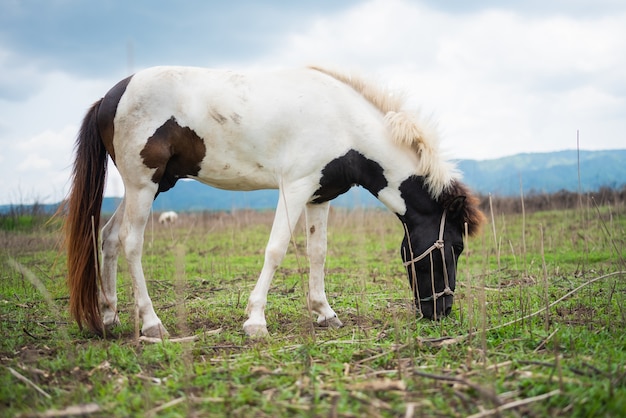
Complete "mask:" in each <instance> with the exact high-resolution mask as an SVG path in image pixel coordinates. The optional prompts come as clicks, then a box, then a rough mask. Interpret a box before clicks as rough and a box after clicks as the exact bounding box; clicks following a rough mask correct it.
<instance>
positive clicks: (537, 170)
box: [0, 149, 626, 213]
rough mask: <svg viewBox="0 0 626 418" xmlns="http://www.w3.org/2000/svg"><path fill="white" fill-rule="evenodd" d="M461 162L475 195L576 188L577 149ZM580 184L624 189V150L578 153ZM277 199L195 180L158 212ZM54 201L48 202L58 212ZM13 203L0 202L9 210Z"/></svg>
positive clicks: (340, 201) (360, 200) (352, 195)
mask: <svg viewBox="0 0 626 418" xmlns="http://www.w3.org/2000/svg"><path fill="white" fill-rule="evenodd" d="M458 166H459V168H460V169H461V171H462V172H463V175H464V176H463V178H464V181H465V182H466V183H467V184H468V185H469V186H470V187H471V188H472V189H473V190H474V191H475V192H477V193H480V194H483V195H486V194H489V193H491V194H492V195H494V196H504V197H506V196H519V195H520V183H521V184H522V185H523V188H524V194H525V195H529V194H533V193H534V194H544V193H545V194H547V193H554V192H557V191H560V190H567V191H572V192H576V191H578V173H579V170H578V152H577V151H576V150H568V151H559V152H549V153H532V154H518V155H513V156H509V157H504V158H498V159H493V160H462V161H459V162H458ZM580 185H581V190H582V191H583V192H590V191H595V190H598V189H599V188H601V187H610V188H620V187H622V186H624V185H626V149H623V150H608V151H580ZM119 201H120V199H119V198H106V199H105V200H104V204H103V212H104V213H112V212H113V211H114V210H115V208H116V207H117V205H118V203H119ZM277 201H278V192H277V191H276V190H260V191H254V192H231V191H225V190H218V189H214V188H212V187H207V186H205V185H203V184H200V183H198V182H196V181H191V180H189V181H184V180H181V181H179V182H178V184H177V185H176V187H174V188H173V189H172V190H170V191H168V192H166V193H163V194H161V195H159V197H158V198H157V199H156V201H155V202H154V210H155V211H158V212H160V211H164V210H176V211H205V210H208V211H218V210H233V209H273V208H274V207H275V206H276V202H277ZM333 206H335V207H348V208H352V207H372V206H374V207H375V206H380V207H382V205H381V203H380V202H378V201H377V200H376V199H375V198H374V197H372V196H371V195H370V194H369V193H368V192H367V191H366V190H364V189H362V188H358V187H357V188H353V189H352V190H350V191H349V192H348V193H346V194H344V195H342V196H339V197H338V198H337V199H335V201H334V202H333ZM55 207H56V205H44V206H43V209H45V210H48V209H49V210H54V208H55ZM11 210H12V206H11V205H8V206H0V213H7V212H9V211H11Z"/></svg>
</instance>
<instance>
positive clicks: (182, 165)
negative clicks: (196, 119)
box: [141, 116, 206, 194]
mask: <svg viewBox="0 0 626 418" xmlns="http://www.w3.org/2000/svg"><path fill="white" fill-rule="evenodd" d="M205 155H206V145H205V144H204V141H203V140H202V138H200V137H199V136H198V134H196V132H195V131H194V130H193V129H191V128H189V127H182V126H180V125H179V124H178V122H177V121H176V118H175V117H174V116H172V117H171V118H169V119H168V120H167V121H166V122H165V123H164V124H163V125H161V126H160V127H158V128H157V130H156V131H154V134H153V135H152V136H151V137H150V138H148V142H146V145H145V147H144V148H143V149H142V150H141V157H142V158H143V163H144V164H145V165H146V167H149V168H155V169H156V171H155V172H154V174H153V175H152V181H153V182H155V183H157V184H158V185H159V191H158V192H157V194H158V193H160V192H165V191H168V190H169V189H171V188H172V187H174V185H175V184H176V181H178V179H179V178H181V177H187V176H197V175H198V172H199V171H200V163H201V162H202V160H203V159H204V156H205Z"/></svg>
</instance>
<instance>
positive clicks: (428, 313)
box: [418, 295, 454, 320]
mask: <svg viewBox="0 0 626 418" xmlns="http://www.w3.org/2000/svg"><path fill="white" fill-rule="evenodd" d="M453 303H454V296H453V295H443V296H441V297H439V298H437V299H436V302H435V301H432V300H430V301H427V302H421V303H420V305H421V311H422V315H423V316H424V318H427V319H433V320H437V319H441V318H443V317H444V316H448V315H450V312H452V304H453ZM435 304H436V306H435ZM418 308H419V307H418Z"/></svg>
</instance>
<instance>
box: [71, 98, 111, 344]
mask: <svg viewBox="0 0 626 418" xmlns="http://www.w3.org/2000/svg"><path fill="white" fill-rule="evenodd" d="M101 102H102V100H99V101H97V102H96V103H94V104H93V106H92V107H91V109H89V111H88V112H87V114H86V115H85V118H84V119H83V123H82V126H81V128H80V132H79V134H78V138H77V139H76V145H75V149H76V158H75V160H74V168H73V171H72V186H71V190H70V194H69V197H68V200H67V201H66V203H65V204H66V209H67V218H66V221H65V237H66V239H65V240H66V248H67V270H68V272H67V274H68V275H67V285H68V288H69V293H70V313H71V315H72V317H73V318H74V319H75V320H76V322H77V323H78V327H79V328H80V329H82V328H83V324H85V325H86V326H87V327H88V328H89V329H90V330H92V331H93V332H95V333H98V334H102V332H103V324H102V319H101V317H100V308H99V306H98V286H99V281H100V280H99V279H100V278H99V272H100V256H99V251H98V244H97V243H98V235H99V229H100V210H101V206H102V197H103V193H104V184H105V179H106V170H107V151H106V149H105V147H104V144H103V142H102V137H101V135H100V131H99V129H98V122H97V115H98V108H99V107H100V103H101Z"/></svg>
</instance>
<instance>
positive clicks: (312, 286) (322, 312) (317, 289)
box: [305, 202, 343, 328]
mask: <svg viewBox="0 0 626 418" xmlns="http://www.w3.org/2000/svg"><path fill="white" fill-rule="evenodd" d="M329 206H330V204H329V202H326V203H321V204H313V203H309V204H308V205H307V206H306V212H305V213H306V231H307V232H306V233H307V252H308V255H309V263H310V265H311V269H310V273H309V308H310V309H311V311H313V312H314V313H316V314H317V315H318V317H317V323H318V324H319V325H321V326H327V327H334V328H339V327H341V326H342V325H343V324H342V323H341V321H340V320H339V318H337V314H336V313H335V311H333V309H332V308H331V307H330V305H329V304H328V300H327V299H326V292H325V291H324V263H325V261H326V230H327V224H328V208H329Z"/></svg>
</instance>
